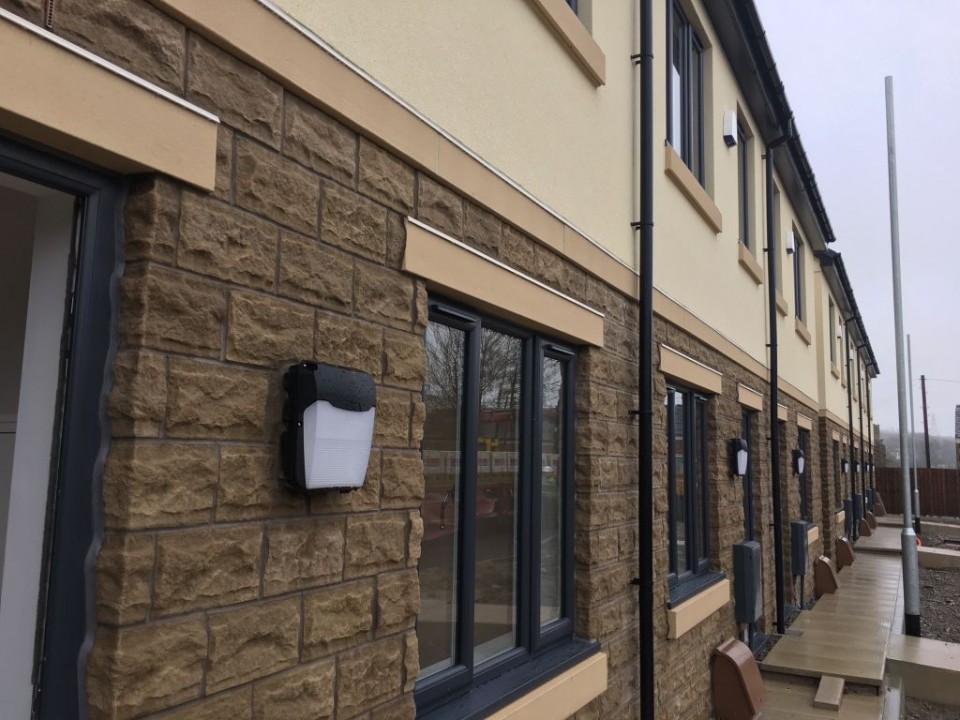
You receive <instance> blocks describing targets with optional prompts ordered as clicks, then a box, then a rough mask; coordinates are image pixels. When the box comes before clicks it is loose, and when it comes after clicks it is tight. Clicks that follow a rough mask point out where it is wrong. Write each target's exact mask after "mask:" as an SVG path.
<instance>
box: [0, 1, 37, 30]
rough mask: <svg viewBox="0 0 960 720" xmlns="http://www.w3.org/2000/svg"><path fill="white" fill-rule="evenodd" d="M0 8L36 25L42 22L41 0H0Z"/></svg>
mask: <svg viewBox="0 0 960 720" xmlns="http://www.w3.org/2000/svg"><path fill="white" fill-rule="evenodd" d="M0 8H3V9H4V10H9V11H10V12H12V13H13V14H14V15H19V16H20V17H22V18H24V19H25V20H29V21H30V22H32V23H34V24H36V25H39V24H40V23H41V22H43V0H0Z"/></svg>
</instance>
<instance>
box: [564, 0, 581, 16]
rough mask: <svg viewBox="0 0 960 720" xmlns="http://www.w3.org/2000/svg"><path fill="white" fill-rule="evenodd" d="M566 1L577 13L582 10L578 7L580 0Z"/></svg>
mask: <svg viewBox="0 0 960 720" xmlns="http://www.w3.org/2000/svg"><path fill="white" fill-rule="evenodd" d="M566 2H567V5H569V6H570V9H571V10H573V11H574V12H575V13H577V12H580V11H579V8H578V5H579V0H566Z"/></svg>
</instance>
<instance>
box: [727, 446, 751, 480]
mask: <svg viewBox="0 0 960 720" xmlns="http://www.w3.org/2000/svg"><path fill="white" fill-rule="evenodd" d="M749 459H750V453H749V451H748V450H747V441H746V440H744V439H743V438H734V439H733V440H731V441H730V472H732V473H733V474H734V475H739V476H740V477H743V476H744V475H746V474H747V462H748V461H749Z"/></svg>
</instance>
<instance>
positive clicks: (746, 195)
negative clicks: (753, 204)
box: [737, 132, 750, 247]
mask: <svg viewBox="0 0 960 720" xmlns="http://www.w3.org/2000/svg"><path fill="white" fill-rule="evenodd" d="M737 155H738V160H739V162H738V163H737V180H738V186H739V188H740V242H742V243H743V244H744V245H746V246H747V247H750V164H749V152H748V148H747V138H746V137H744V135H743V133H740V132H738V133H737Z"/></svg>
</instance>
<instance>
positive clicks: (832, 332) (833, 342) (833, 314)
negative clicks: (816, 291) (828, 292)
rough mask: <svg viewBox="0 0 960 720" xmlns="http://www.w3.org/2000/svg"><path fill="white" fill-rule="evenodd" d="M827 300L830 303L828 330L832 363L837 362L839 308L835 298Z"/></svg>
mask: <svg viewBox="0 0 960 720" xmlns="http://www.w3.org/2000/svg"><path fill="white" fill-rule="evenodd" d="M827 302H828V303H829V308H830V310H829V321H830V324H829V325H827V332H828V333H829V336H828V339H829V341H830V364H831V365H836V364H837V336H836V332H837V331H836V327H837V310H836V308H835V307H834V305H833V299H831V298H828V299H827Z"/></svg>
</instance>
